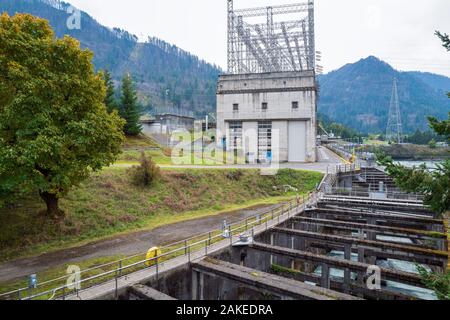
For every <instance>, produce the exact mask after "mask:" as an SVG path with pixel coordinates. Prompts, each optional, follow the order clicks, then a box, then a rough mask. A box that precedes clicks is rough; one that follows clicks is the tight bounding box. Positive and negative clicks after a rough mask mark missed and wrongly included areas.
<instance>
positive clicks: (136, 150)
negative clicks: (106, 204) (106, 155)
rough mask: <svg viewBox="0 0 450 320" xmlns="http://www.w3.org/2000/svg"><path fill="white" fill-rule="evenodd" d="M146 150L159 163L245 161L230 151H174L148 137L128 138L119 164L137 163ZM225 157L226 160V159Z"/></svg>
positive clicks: (196, 163) (187, 163)
mask: <svg viewBox="0 0 450 320" xmlns="http://www.w3.org/2000/svg"><path fill="white" fill-rule="evenodd" d="M142 152H144V153H145V154H146V155H147V156H150V157H152V159H153V161H155V162H156V163H157V164H158V165H162V166H171V165H202V166H222V165H224V164H225V163H227V164H231V165H232V164H238V162H239V163H243V161H244V158H243V157H242V156H241V157H238V156H235V155H234V154H232V153H230V152H228V153H227V152H225V154H223V153H220V154H217V155H215V154H214V153H213V154H209V153H208V152H206V151H205V152H204V153H203V154H202V152H201V151H199V150H197V151H191V152H190V153H189V152H187V150H185V151H184V152H181V151H180V150H178V152H173V153H172V150H171V149H170V148H164V147H161V146H160V145H158V144H157V143H156V142H155V141H154V140H153V139H151V138H148V137H144V136H142V137H138V138H127V141H126V142H125V144H124V146H123V152H122V154H121V155H120V156H119V159H118V161H117V165H135V164H138V163H139V160H140V158H141V154H142ZM224 157H225V158H226V160H224Z"/></svg>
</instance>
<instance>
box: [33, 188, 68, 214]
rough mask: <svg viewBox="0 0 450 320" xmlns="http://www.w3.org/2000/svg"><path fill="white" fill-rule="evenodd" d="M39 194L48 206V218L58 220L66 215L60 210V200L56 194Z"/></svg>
mask: <svg viewBox="0 0 450 320" xmlns="http://www.w3.org/2000/svg"><path fill="white" fill-rule="evenodd" d="M39 194H40V196H41V198H42V200H44V202H45V204H46V205H47V215H48V216H50V217H52V218H56V217H60V216H62V215H64V213H63V212H62V211H61V210H60V209H59V199H58V197H57V196H56V194H53V193H48V192H40V193H39Z"/></svg>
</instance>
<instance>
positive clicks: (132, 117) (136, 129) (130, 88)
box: [120, 74, 142, 136]
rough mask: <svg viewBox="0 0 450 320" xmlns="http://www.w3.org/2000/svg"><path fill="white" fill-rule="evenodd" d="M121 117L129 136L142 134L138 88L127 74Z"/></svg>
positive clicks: (124, 83)
mask: <svg viewBox="0 0 450 320" xmlns="http://www.w3.org/2000/svg"><path fill="white" fill-rule="evenodd" d="M120 115H121V116H122V118H123V119H125V121H126V124H125V128H124V132H125V134H126V135H129V136H137V135H139V134H140V133H141V132H142V126H141V124H140V123H139V118H140V117H141V108H140V106H139V105H138V98H137V92H136V88H135V87H134V83H133V79H132V78H131V75H130V74H126V75H125V76H124V77H123V80H122V97H121V108H120Z"/></svg>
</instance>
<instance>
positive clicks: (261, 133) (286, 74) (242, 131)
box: [217, 0, 320, 163]
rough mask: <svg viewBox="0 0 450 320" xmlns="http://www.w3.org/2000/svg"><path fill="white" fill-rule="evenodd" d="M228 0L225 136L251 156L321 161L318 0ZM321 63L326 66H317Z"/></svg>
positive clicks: (222, 86) (221, 126)
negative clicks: (238, 3)
mask: <svg viewBox="0 0 450 320" xmlns="http://www.w3.org/2000/svg"><path fill="white" fill-rule="evenodd" d="M227 4H228V72H227V74H225V75H222V76H220V77H219V81H218V84H217V141H218V145H219V146H220V147H222V148H224V149H226V150H228V151H237V153H239V154H242V155H244V156H245V159H246V160H247V162H249V163H255V162H259V163H267V162H315V161H316V136H317V135H316V132H317V130H316V127H317V123H316V111H317V108H316V106H317V103H316V102H317V86H316V80H315V79H316V78H315V75H316V64H315V62H316V52H315V40H314V1H313V0H308V1H306V2H303V3H296V4H292V5H278V6H269V7H259V8H250V9H239V10H235V9H234V4H233V0H227ZM317 70H319V71H320V66H317Z"/></svg>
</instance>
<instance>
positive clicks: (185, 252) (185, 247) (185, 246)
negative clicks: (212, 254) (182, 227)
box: [184, 240, 188, 255]
mask: <svg viewBox="0 0 450 320" xmlns="http://www.w3.org/2000/svg"><path fill="white" fill-rule="evenodd" d="M187 253H188V246H187V240H184V255H187Z"/></svg>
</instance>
